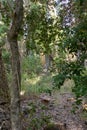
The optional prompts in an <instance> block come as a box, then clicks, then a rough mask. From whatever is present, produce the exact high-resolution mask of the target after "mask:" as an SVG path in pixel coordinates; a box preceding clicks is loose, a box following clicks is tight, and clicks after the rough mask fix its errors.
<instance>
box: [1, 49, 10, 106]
mask: <svg viewBox="0 0 87 130" xmlns="http://www.w3.org/2000/svg"><path fill="white" fill-rule="evenodd" d="M2 103H3V104H4V103H10V94H9V87H8V83H7V78H6V73H5V67H4V63H3V59H2V52H1V48H0V104H2Z"/></svg>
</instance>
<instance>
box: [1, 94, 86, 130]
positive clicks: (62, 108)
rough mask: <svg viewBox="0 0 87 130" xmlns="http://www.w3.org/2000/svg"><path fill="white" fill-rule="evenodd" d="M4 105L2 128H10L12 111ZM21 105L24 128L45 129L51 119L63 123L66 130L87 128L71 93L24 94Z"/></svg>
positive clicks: (7, 129) (4, 129)
mask: <svg viewBox="0 0 87 130" xmlns="http://www.w3.org/2000/svg"><path fill="white" fill-rule="evenodd" d="M2 106H3V105H2ZM2 106H0V130H10V113H9V110H8V109H6V107H2ZM21 107H22V125H23V130H43V128H44V127H45V126H46V125H47V123H49V120H50V121H51V122H53V123H56V124H59V123H61V124H63V125H64V126H65V128H66V130H87V123H86V121H85V120H82V119H81V116H80V114H81V112H82V109H81V107H79V108H78V109H77V110H75V111H74V109H75V108H74V107H75V100H74V96H73V94H71V93H60V94H59V93H57V92H56V93H54V94H53V96H48V95H47V94H41V95H40V96H37V95H32V96H23V97H22V98H21ZM73 108H74V109H73ZM42 118H43V119H42ZM47 118H49V119H47ZM38 125H40V126H38ZM30 128H31V129H30Z"/></svg>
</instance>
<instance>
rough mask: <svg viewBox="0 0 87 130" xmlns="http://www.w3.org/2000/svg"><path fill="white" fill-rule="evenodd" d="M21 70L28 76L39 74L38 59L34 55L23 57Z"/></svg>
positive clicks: (39, 64)
mask: <svg viewBox="0 0 87 130" xmlns="http://www.w3.org/2000/svg"><path fill="white" fill-rule="evenodd" d="M22 70H23V72H24V73H27V74H28V75H32V74H39V73H40V72H41V70H42V66H41V62H40V57H39V56H34V55H30V56H27V57H24V59H23V62H22Z"/></svg>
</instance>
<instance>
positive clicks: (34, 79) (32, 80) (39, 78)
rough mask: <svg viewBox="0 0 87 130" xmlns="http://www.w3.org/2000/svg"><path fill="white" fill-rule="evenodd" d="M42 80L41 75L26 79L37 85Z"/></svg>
mask: <svg viewBox="0 0 87 130" xmlns="http://www.w3.org/2000/svg"><path fill="white" fill-rule="evenodd" d="M40 80H41V76H37V77H35V78H32V79H28V78H27V79H26V82H27V83H29V84H31V85H35V84H36V83H37V82H39V81H40Z"/></svg>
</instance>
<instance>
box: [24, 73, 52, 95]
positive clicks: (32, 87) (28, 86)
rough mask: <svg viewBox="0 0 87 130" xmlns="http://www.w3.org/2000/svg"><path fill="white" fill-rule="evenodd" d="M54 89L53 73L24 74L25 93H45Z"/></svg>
mask: <svg viewBox="0 0 87 130" xmlns="http://www.w3.org/2000/svg"><path fill="white" fill-rule="evenodd" d="M48 89H52V75H51V74H50V75H47V74H45V75H42V74H41V75H39V76H37V75H36V76H35V75H34V76H33V77H31V78H30V77H29V76H28V75H27V74H24V75H23V76H22V91H24V92H25V93H36V94H39V93H43V92H47V90H48Z"/></svg>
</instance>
